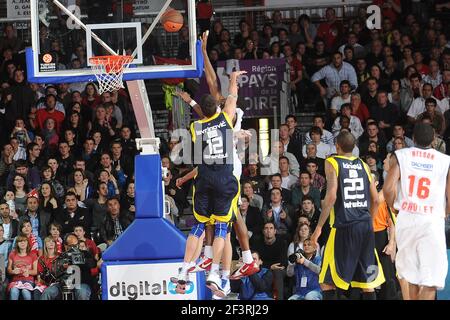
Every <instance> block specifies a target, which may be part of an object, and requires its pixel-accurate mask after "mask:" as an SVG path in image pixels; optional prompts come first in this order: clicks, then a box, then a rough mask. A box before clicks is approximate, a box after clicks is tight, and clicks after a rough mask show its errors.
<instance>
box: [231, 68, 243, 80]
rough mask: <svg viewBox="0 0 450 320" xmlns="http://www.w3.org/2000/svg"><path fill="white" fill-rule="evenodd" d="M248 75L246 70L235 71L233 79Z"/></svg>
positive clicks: (232, 74) (232, 75)
mask: <svg viewBox="0 0 450 320" xmlns="http://www.w3.org/2000/svg"><path fill="white" fill-rule="evenodd" d="M246 73H247V71H245V70H242V71H233V72H232V73H231V78H234V79H237V78H239V77H240V76H242V75H243V74H246Z"/></svg>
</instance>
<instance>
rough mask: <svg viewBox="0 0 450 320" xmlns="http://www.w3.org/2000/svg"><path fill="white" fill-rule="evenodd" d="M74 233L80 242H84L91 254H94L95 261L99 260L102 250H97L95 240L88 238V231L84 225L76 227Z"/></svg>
mask: <svg viewBox="0 0 450 320" xmlns="http://www.w3.org/2000/svg"><path fill="white" fill-rule="evenodd" d="M73 233H74V234H75V235H76V236H77V238H78V241H84V242H85V243H86V247H87V248H88V250H89V252H90V253H91V254H92V256H93V257H94V259H95V260H98V258H99V253H100V249H99V248H97V245H96V244H95V242H94V241H93V240H91V239H90V238H87V237H86V230H85V229H84V226H83V225H81V224H80V225H78V226H75V228H74V229H73Z"/></svg>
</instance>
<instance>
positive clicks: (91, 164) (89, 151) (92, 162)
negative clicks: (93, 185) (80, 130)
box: [81, 138, 100, 172]
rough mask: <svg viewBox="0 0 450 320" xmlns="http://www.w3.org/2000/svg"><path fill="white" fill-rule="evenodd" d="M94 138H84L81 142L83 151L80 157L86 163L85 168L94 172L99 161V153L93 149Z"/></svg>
mask: <svg viewBox="0 0 450 320" xmlns="http://www.w3.org/2000/svg"><path fill="white" fill-rule="evenodd" d="M94 145H95V142H94V139H92V138H86V139H85V140H84V143H83V152H82V153H81V158H82V159H83V160H84V161H85V163H86V169H87V170H89V171H91V172H94V171H95V170H97V166H98V162H99V161H100V155H99V154H98V153H96V152H95V150H94Z"/></svg>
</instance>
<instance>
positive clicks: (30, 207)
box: [19, 193, 53, 239]
mask: <svg viewBox="0 0 450 320" xmlns="http://www.w3.org/2000/svg"><path fill="white" fill-rule="evenodd" d="M52 219H53V217H52V216H51V215H50V213H48V212H46V211H41V210H40V209H39V198H38V194H37V193H36V196H34V195H30V196H28V197H27V209H26V210H25V213H24V215H22V216H20V217H19V223H20V224H21V223H22V222H23V221H24V220H29V221H30V222H31V225H32V228H33V234H34V235H35V236H36V237H40V238H41V239H44V238H45V237H47V235H48V226H49V225H50V223H51V222H52Z"/></svg>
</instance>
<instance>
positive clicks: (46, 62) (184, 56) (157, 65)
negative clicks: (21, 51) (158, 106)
mask: <svg viewBox="0 0 450 320" xmlns="http://www.w3.org/2000/svg"><path fill="white" fill-rule="evenodd" d="M167 8H174V9H177V10H179V11H180V12H181V14H182V15H183V17H184V23H185V24H184V27H183V28H182V29H181V30H180V31H179V32H175V33H169V32H166V31H165V30H164V28H163V27H162V25H161V23H160V22H159V17H160V16H161V15H162V14H163V13H164V12H166V10H167ZM70 13H72V14H73V15H71V14H70ZM74 16H75V18H74ZM76 18H78V19H79V21H80V22H81V23H78V22H77V19H76ZM155 19H157V20H158V22H157V23H156V24H154V29H152V23H153V22H154V20H155ZM149 29H152V31H151V32H150V33H149V34H147V31H148V30H149ZM31 32H32V48H28V49H27V72H28V80H29V82H37V83H64V82H66V83H70V82H88V81H95V76H94V74H93V72H92V70H91V68H90V66H89V58H90V57H91V56H98V55H111V54H112V52H115V53H118V54H124V53H126V54H129V55H132V54H133V53H134V61H133V63H132V65H131V66H130V68H129V69H127V70H126V71H125V73H124V80H125V81H130V80H139V79H160V78H194V77H199V76H200V75H201V73H202V70H203V59H202V55H201V46H200V43H199V41H197V30H196V17H195V0H187V1H186V0H59V1H55V0H31ZM96 37H98V39H100V40H101V41H102V42H103V44H106V47H109V49H108V48H107V49H105V45H100V44H99V42H98V41H97V40H96V39H95V38H96ZM155 56H156V57H157V58H156V59H155V58H154V57H155ZM158 57H163V58H168V59H159V58H158ZM172 59H173V60H172ZM175 59H178V60H175Z"/></svg>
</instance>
